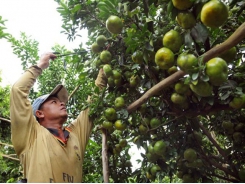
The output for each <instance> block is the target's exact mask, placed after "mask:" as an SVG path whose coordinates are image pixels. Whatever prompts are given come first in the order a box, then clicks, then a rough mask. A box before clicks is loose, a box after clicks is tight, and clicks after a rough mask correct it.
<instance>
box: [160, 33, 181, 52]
mask: <svg viewBox="0 0 245 184" xmlns="http://www.w3.org/2000/svg"><path fill="white" fill-rule="evenodd" d="M162 42H163V46H164V47H167V48H169V49H170V50H171V51H173V52H174V53H176V52H178V51H179V49H180V47H181V46H182V44H183V39H182V36H181V35H180V33H179V32H178V31H175V30H173V29H172V30H170V31H168V32H167V33H166V34H165V35H164V36H163V41H162Z"/></svg>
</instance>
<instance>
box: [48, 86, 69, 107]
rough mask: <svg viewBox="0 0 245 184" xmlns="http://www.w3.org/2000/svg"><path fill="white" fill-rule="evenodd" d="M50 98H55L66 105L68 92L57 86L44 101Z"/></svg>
mask: <svg viewBox="0 0 245 184" xmlns="http://www.w3.org/2000/svg"><path fill="white" fill-rule="evenodd" d="M50 96H56V97H57V98H58V99H59V100H60V101H61V102H65V103H66V102H67V101H68V91H67V89H66V88H65V87H64V86H63V85H62V84H59V85H57V86H56V87H55V88H54V89H53V91H51V93H50V94H49V95H48V97H47V98H46V100H47V99H48V98H49V97H50Z"/></svg>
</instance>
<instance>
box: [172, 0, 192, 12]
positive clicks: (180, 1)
mask: <svg viewBox="0 0 245 184" xmlns="http://www.w3.org/2000/svg"><path fill="white" fill-rule="evenodd" d="M193 2H194V1H191V0H172V3H173V5H174V7H175V8H177V9H178V10H187V9H188V8H190V7H192V5H193Z"/></svg>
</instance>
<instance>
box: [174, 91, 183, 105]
mask: <svg viewBox="0 0 245 184" xmlns="http://www.w3.org/2000/svg"><path fill="white" fill-rule="evenodd" d="M171 101H172V102H173V103H175V104H183V103H184V102H186V96H184V95H181V94H178V93H173V94H172V95H171Z"/></svg>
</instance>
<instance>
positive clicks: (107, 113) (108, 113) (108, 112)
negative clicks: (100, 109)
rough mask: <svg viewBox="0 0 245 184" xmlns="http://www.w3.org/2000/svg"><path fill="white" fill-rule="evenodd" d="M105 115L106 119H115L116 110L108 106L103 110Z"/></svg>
mask: <svg viewBox="0 0 245 184" xmlns="http://www.w3.org/2000/svg"><path fill="white" fill-rule="evenodd" d="M105 117H106V119H108V120H109V121H114V120H116V119H117V114H116V110H115V109H114V108H112V107H109V108H107V109H106V110H105Z"/></svg>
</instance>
